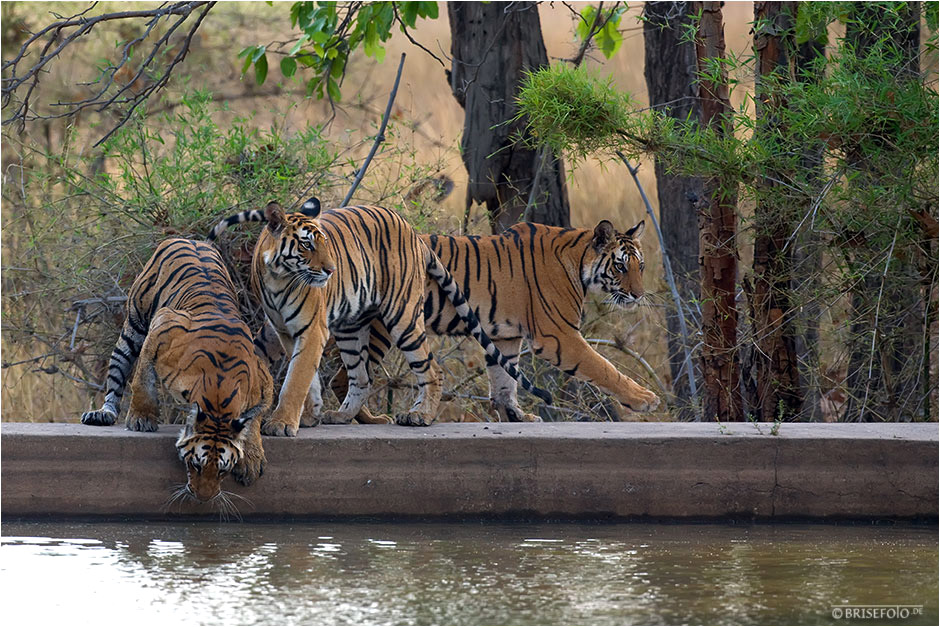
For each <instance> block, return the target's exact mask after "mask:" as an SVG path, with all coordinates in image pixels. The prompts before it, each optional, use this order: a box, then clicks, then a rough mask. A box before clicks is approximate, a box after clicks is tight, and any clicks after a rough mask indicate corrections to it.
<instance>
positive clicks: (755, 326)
mask: <svg viewBox="0 0 940 627" xmlns="http://www.w3.org/2000/svg"><path fill="white" fill-rule="evenodd" d="M796 6H797V3H796V2H755V3H754V51H755V53H756V62H757V68H756V72H755V95H756V98H755V100H756V114H757V130H756V132H757V134H758V135H759V136H762V137H761V140H762V141H764V142H765V143H766V145H768V146H773V145H774V144H777V145H776V146H775V149H776V150H778V151H784V150H790V149H795V150H798V149H799V147H794V146H786V145H780V144H782V143H783V142H782V141H781V140H780V138H781V137H783V136H785V133H784V132H781V131H782V130H783V129H780V128H779V127H780V125H781V121H780V117H779V113H780V111H779V109H780V108H781V107H785V106H786V103H785V102H782V101H781V98H780V93H781V90H780V89H779V88H778V86H779V85H780V84H781V82H783V81H786V80H789V76H790V57H791V53H792V51H793V50H794V49H795V47H796V46H795V37H794V33H795V31H794V20H795V17H796ZM768 174H770V176H759V177H758V179H757V182H756V187H757V204H756V206H755V208H754V227H755V230H756V232H755V235H754V262H753V270H754V285H753V288H752V290H750V292H751V293H750V295H749V296H750V306H751V326H752V333H753V335H754V350H751V351H750V353H749V359H748V362H750V363H749V366H750V368H748V370H749V371H750V372H749V373H748V374H749V375H750V376H752V377H753V385H752V386H748V389H749V392H750V393H749V394H748V397H749V398H748V401H749V402H748V405H749V407H748V409H749V412H750V413H751V415H752V416H753V417H754V418H755V419H757V420H762V421H772V420H775V419H778V418H783V419H792V418H793V417H795V416H796V415H797V414H798V413H799V411H800V409H801V406H802V402H801V392H800V376H799V369H798V367H797V357H796V338H795V334H794V327H793V306H792V305H791V303H790V278H791V276H792V274H793V259H792V249H791V248H790V247H788V246H787V241H788V239H789V237H790V234H791V233H792V232H793V227H794V226H795V225H796V215H795V212H794V211H793V208H794V207H793V203H792V202H791V200H790V198H789V195H787V194H783V193H780V192H779V191H778V190H776V189H775V188H776V187H778V184H777V181H778V180H780V179H783V178H785V173H777V172H770V173H768Z"/></svg>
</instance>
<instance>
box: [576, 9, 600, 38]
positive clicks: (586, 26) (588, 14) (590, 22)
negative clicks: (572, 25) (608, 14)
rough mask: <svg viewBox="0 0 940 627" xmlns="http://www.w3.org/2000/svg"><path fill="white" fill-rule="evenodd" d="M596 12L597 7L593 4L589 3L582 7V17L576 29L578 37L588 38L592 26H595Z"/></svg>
mask: <svg viewBox="0 0 940 627" xmlns="http://www.w3.org/2000/svg"><path fill="white" fill-rule="evenodd" d="M596 14H597V7H595V6H594V5H593V4H589V5H587V6H586V7H584V8H583V9H581V19H580V20H578V26H577V28H576V29H575V33H577V35H578V39H581V40H584V39H587V36H588V35H589V34H590V33H591V27H592V26H594V16H595V15H596Z"/></svg>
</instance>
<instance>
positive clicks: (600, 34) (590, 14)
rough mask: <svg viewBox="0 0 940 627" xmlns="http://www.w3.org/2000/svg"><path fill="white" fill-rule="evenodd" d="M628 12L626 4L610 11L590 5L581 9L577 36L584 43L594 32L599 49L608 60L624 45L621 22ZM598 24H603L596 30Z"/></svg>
mask: <svg viewBox="0 0 940 627" xmlns="http://www.w3.org/2000/svg"><path fill="white" fill-rule="evenodd" d="M626 12H627V6H626V4H619V3H618V5H617V6H614V7H613V8H610V9H601V11H600V12H598V10H597V7H595V6H594V5H593V4H589V5H587V6H586V7H584V8H583V9H581V19H580V20H579V21H578V26H577V28H576V31H575V32H576V34H577V36H578V38H579V39H581V40H582V41H583V40H584V39H587V37H588V36H589V35H590V34H591V33H592V32H594V35H593V39H594V42H595V43H596V44H597V47H598V49H600V51H601V53H603V55H604V56H605V57H607V58H608V59H609V58H611V57H612V56H614V54H616V52H617V50H619V49H620V46H621V44H623V34H622V33H621V32H620V30H619V27H620V20H621V18H622V17H623V14H624V13H626ZM596 24H602V26H601V27H600V28H597V29H596V28H595V25H596Z"/></svg>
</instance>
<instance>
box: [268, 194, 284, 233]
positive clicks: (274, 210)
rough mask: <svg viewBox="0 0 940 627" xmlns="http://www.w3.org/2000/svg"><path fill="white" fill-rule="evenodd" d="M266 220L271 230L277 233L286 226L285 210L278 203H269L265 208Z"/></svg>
mask: <svg viewBox="0 0 940 627" xmlns="http://www.w3.org/2000/svg"><path fill="white" fill-rule="evenodd" d="M264 219H265V220H267V221H268V226H269V227H271V230H272V231H274V232H275V233H276V232H278V231H280V230H281V227H282V226H284V210H283V209H281V206H280V205H279V204H277V203H276V202H273V201H272V202H269V203H268V206H267V207H265V208H264Z"/></svg>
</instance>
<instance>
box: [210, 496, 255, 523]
mask: <svg viewBox="0 0 940 627" xmlns="http://www.w3.org/2000/svg"><path fill="white" fill-rule="evenodd" d="M232 497H237V498H240V499H242V500H243V501H246V502H247V501H248V500H247V499H245V498H244V497H241V496H238V495H237V494H235V493H234V492H226V491H225V490H220V491H219V493H218V494H216V495H215V496H214V497H212V498H211V499H209V503H210V504H212V505H213V506H214V507H215V508H216V509H217V510H218V512H219V520H220V521H222V522H228V521H229V520H230V519H231V518H234V519H235V520H237V521H238V522H242V516H241V514H239V513H238V508H237V507H236V506H235V503H233V502H232Z"/></svg>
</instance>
